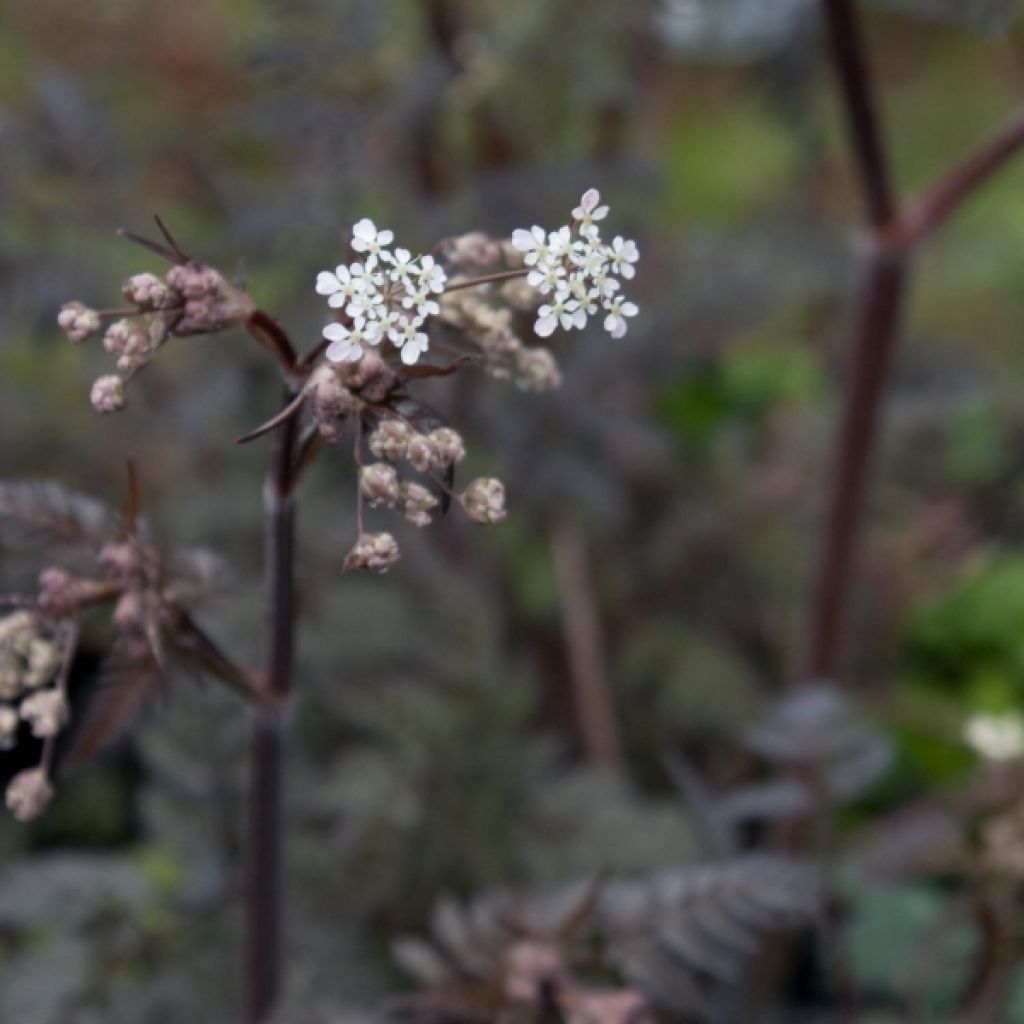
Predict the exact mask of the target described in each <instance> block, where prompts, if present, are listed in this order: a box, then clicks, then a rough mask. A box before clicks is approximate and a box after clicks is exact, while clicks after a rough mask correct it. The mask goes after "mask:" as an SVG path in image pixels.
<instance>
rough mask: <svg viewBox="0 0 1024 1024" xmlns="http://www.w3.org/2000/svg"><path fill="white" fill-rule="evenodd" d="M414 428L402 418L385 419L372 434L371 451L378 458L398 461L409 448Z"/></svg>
mask: <svg viewBox="0 0 1024 1024" xmlns="http://www.w3.org/2000/svg"><path fill="white" fill-rule="evenodd" d="M411 437H412V430H411V429H410V428H409V426H408V424H406V423H405V422H404V421H402V420H384V421H383V422H382V423H381V424H380V426H378V427H377V429H376V430H375V431H374V432H373V433H372V434H371V435H370V451H371V452H373V454H374V455H375V456H376V457H377V458H378V459H387V460H388V462H397V461H398V460H399V459H404V458H405V455H406V452H407V451H408V450H409V440H410V438H411Z"/></svg>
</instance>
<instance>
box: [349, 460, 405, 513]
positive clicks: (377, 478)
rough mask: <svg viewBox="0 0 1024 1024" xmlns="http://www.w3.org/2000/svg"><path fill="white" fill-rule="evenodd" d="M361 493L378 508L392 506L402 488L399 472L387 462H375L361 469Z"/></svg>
mask: <svg viewBox="0 0 1024 1024" xmlns="http://www.w3.org/2000/svg"><path fill="white" fill-rule="evenodd" d="M359 493H360V494H362V496H363V497H364V498H365V499H366V500H367V501H368V502H369V503H370V505H371V506H373V507H374V508H376V507H377V506H378V505H386V506H387V507H388V508H392V507H393V506H394V505H395V504H396V503H397V501H398V498H399V494H400V488H399V485H398V473H396V472H395V467H394V466H389V465H388V464H387V463H386V462H374V463H372V464H371V465H369V466H363V468H362V469H361V470H360V471H359Z"/></svg>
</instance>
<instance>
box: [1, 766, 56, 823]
mask: <svg viewBox="0 0 1024 1024" xmlns="http://www.w3.org/2000/svg"><path fill="white" fill-rule="evenodd" d="M6 798H7V807H8V809H9V810H10V812H11V814H13V815H14V817H15V818H17V819H18V821H31V820H32V819H33V818H38V817H39V815H40V814H42V813H43V811H45V810H46V807H47V805H48V804H49V803H50V801H51V800H52V799H53V786H51V785H50V779H49V777H48V776H47V774H46V772H45V770H44V769H42V768H29V769H27V770H26V771H23V772H19V773H18V774H17V775H15V776H14V778H13V779H11V781H10V783H9V784H8V786H7V797H6Z"/></svg>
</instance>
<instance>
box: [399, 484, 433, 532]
mask: <svg viewBox="0 0 1024 1024" xmlns="http://www.w3.org/2000/svg"><path fill="white" fill-rule="evenodd" d="M436 505H437V498H436V497H435V496H434V495H433V494H432V493H431V492H430V491H429V490H428V489H427V488H426V487H424V486H423V485H422V484H417V483H404V484H402V494H401V506H402V515H404V516H405V518H406V519H408V520H409V522H410V523H414V524H415V525H416V526H427V525H429V523H430V519H431V516H430V510H431V509H433V508H434V507H435V506H436Z"/></svg>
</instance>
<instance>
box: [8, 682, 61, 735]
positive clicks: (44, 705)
mask: <svg viewBox="0 0 1024 1024" xmlns="http://www.w3.org/2000/svg"><path fill="white" fill-rule="evenodd" d="M18 710H19V712H20V714H21V717H22V719H23V720H24V721H26V722H28V724H29V725H30V726H31V727H32V735H33V736H35V737H36V738H37V739H40V740H42V739H47V738H48V737H50V736H56V735H57V733H59V732H60V730H61V729H62V728H63V727H64V724H65V723H66V722H67V718H68V706H67V702H66V701H65V700H64V695H63V694H62V693H61V692H60V690H39V691H38V692H36V693H33V694H32V695H31V696H30V697H26V698H25V699H24V700H23V701H22V702H21V706H20V707H19V708H18Z"/></svg>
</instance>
